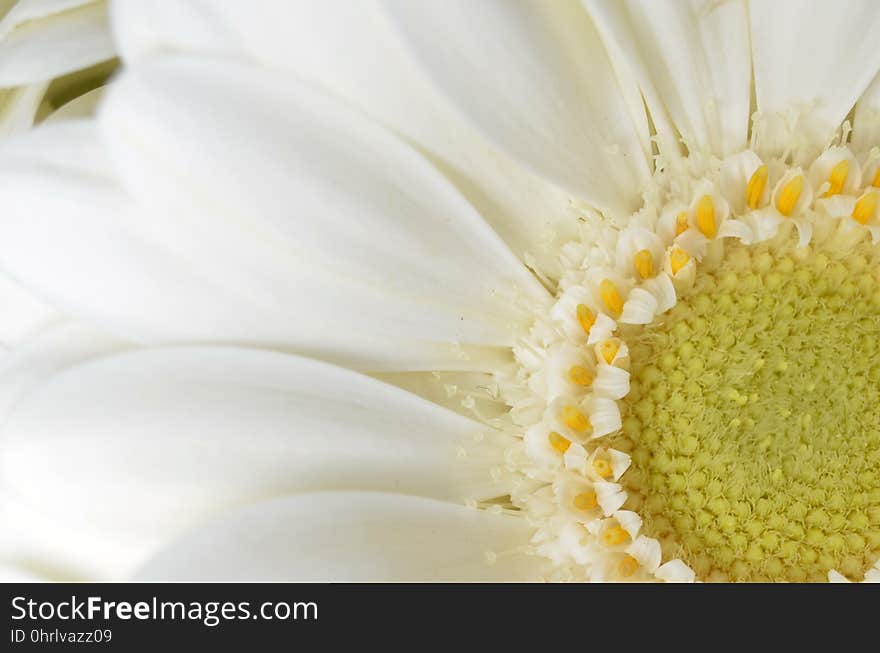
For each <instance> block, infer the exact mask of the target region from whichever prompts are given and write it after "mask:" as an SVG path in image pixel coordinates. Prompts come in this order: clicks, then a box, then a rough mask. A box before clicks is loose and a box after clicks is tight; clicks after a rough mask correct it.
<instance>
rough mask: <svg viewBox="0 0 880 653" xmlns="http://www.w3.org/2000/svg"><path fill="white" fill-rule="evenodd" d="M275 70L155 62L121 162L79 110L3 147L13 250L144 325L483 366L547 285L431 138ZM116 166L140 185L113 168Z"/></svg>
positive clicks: (148, 334)
mask: <svg viewBox="0 0 880 653" xmlns="http://www.w3.org/2000/svg"><path fill="white" fill-rule="evenodd" d="M276 81H277V80H276V78H275V77H274V76H273V75H271V74H269V73H267V72H264V71H262V70H258V69H253V68H250V67H248V66H236V65H234V64H232V63H228V62H219V61H218V62H212V61H193V60H187V59H180V60H174V61H166V62H157V63H156V64H155V65H150V66H141V67H139V68H138V70H137V71H136V72H131V73H129V75H128V76H127V77H124V78H122V79H120V80H119V81H118V82H117V83H116V84H114V87H115V88H114V92H111V93H110V94H109V97H108V98H107V101H106V102H105V103H104V110H103V114H102V119H103V129H104V131H105V132H106V134H107V137H108V140H109V141H110V144H111V149H112V151H113V154H114V155H115V158H116V160H117V162H118V163H117V164H115V165H114V164H111V163H109V162H107V161H105V160H103V159H102V156H103V153H102V152H101V150H100V148H97V147H96V146H95V143H94V142H93V138H94V134H93V133H92V131H91V128H90V127H89V125H88V123H76V122H75V121H68V122H65V123H62V124H58V125H53V126H51V130H56V131H50V129H49V128H48V127H47V129H45V130H37V132H35V133H34V135H29V136H28V138H27V139H24V140H22V143H21V146H20V147H18V149H17V150H16V151H15V156H12V155H10V156H8V157H6V156H4V154H3V153H0V175H2V176H3V177H4V178H5V179H6V180H8V181H9V183H8V184H4V185H3V186H2V188H0V201H2V202H3V205H4V208H5V210H6V217H7V220H6V222H5V223H4V224H3V225H2V228H0V231H5V233H3V236H4V238H3V239H2V240H3V242H2V243H0V259H2V260H3V263H4V264H5V265H6V266H7V267H8V268H9V269H11V270H13V271H14V272H15V273H16V276H17V277H18V278H20V279H21V280H22V281H23V282H26V283H27V284H29V285H30V286H31V287H34V288H37V289H40V290H41V292H42V294H44V295H46V296H49V297H50V298H53V299H54V300H55V301H56V302H61V303H62V304H63V305H64V307H65V308H67V309H68V310H70V311H71V312H73V313H75V314H77V315H80V316H84V317H88V318H89V319H92V320H94V321H97V322H99V323H101V324H103V325H105V326H106V327H107V328H109V329H111V330H113V331H114V332H115V333H118V334H121V335H123V336H125V337H130V338H135V339H137V340H140V341H146V342H167V341H176V342H180V341H187V340H196V341H214V342H217V341H220V342H242V343H248V344H250V343H258V344H265V345H269V346H273V347H283V348H290V349H293V350H297V351H307V352H309V353H311V354H314V355H317V356H319V357H324V358H328V359H331V360H334V361H341V362H344V363H346V364H349V365H355V366H359V367H361V368H364V369H373V370H381V369H425V368H429V369H430V368H433V369H440V368H446V369H467V368H473V367H480V366H483V365H485V364H486V362H485V361H482V360H479V358H478V355H482V352H472V351H471V349H472V347H471V345H490V346H505V345H509V344H510V343H511V342H512V338H513V336H512V334H513V331H514V330H513V329H512V328H511V324H512V323H513V322H515V321H516V320H518V319H521V318H522V317H524V315H523V314H521V313H520V312H519V310H518V308H517V307H516V305H515V302H512V301H511V296H512V295H513V296H514V299H515V297H516V295H518V294H522V293H525V294H530V293H535V294H538V295H540V296H542V297H543V295H544V293H545V291H544V290H543V289H542V288H541V287H540V285H539V284H538V283H537V281H536V280H535V279H534V277H532V276H531V274H530V273H529V272H528V271H527V270H526V269H525V268H524V267H523V266H522V264H521V263H520V262H519V261H518V260H517V259H516V258H515V257H514V256H513V255H512V254H511V253H510V251H509V250H508V249H507V248H506V247H505V245H504V244H503V243H502V242H501V241H500V240H499V239H498V238H497V236H496V235H495V234H494V233H493V232H492V231H491V229H490V228H489V227H488V226H487V225H486V224H485V223H484V222H483V221H482V220H481V218H480V216H479V215H478V214H477V213H476V212H475V211H474V210H473V208H472V207H471V206H470V205H469V204H467V202H466V201H465V200H464V199H463V198H462V197H461V196H460V195H459V194H458V193H457V192H456V190H455V189H454V188H453V187H452V186H451V185H450V184H449V183H448V182H446V181H445V180H444V179H443V178H442V177H441V176H440V175H439V174H438V173H437V172H436V170H434V169H433V168H432V167H431V166H430V165H429V164H427V163H426V162H425V161H424V160H423V159H422V158H421V157H420V156H419V155H418V154H417V153H416V152H414V151H412V150H411V149H410V148H408V147H407V146H405V145H404V144H402V143H401V142H399V141H397V140H395V139H394V138H393V137H392V136H391V135H390V134H388V133H386V132H384V131H383V130H382V129H381V128H379V127H377V126H375V125H373V124H372V123H369V122H368V121H366V120H364V119H362V118H360V117H359V116H358V115H356V114H354V113H353V112H351V111H349V110H348V109H347V108H345V107H344V106H342V105H341V104H337V103H336V102H334V101H333V100H332V99H330V98H327V97H324V96H323V95H321V94H318V93H316V92H315V91H313V90H311V89H309V88H307V87H305V86H303V85H299V84H295V83H293V82H290V83H287V84H285V85H283V86H281V87H279V86H278V85H277V84H276ZM145 107H146V108H145ZM39 132H42V133H41V134H39V135H37V134H38V133H39ZM331 133H332V134H334V137H333V138H332V139H331V138H327V135H328V134H331ZM36 139H40V141H41V142H42V143H43V147H37V146H35V145H34V140H36ZM60 141H64V142H60ZM59 150H60V152H61V153H63V154H59ZM77 151H81V152H82V154H81V155H77V156H74V155H73V153H74V152H77ZM81 158H85V161H80V159H81ZM379 162H381V165H379ZM23 163H24V164H23ZM83 166H87V168H88V169H87V171H82V170H80V168H81V167H83ZM114 168H116V169H118V170H119V171H120V173H121V174H122V175H123V176H124V178H125V179H124V180H125V183H126V185H127V186H128V188H129V190H130V192H131V193H132V194H133V195H134V196H135V197H136V202H132V200H131V199H130V198H129V196H127V194H126V193H125V192H123V191H122V189H120V188H118V187H117V186H116V185H115V184H113V183H112V182H111V181H110V180H109V179H106V180H105V179H102V177H105V176H107V177H109V176H112V175H113V174H114ZM84 172H88V175H85V174H83V173H84ZM48 188H51V189H52V192H51V193H49V192H48V191H47V189H48ZM35 216H36V217H35ZM46 233H53V234H57V236H56V237H55V238H53V239H48V240H47V239H46V238H44V234H46ZM13 241H15V243H16V244H15V245H13V244H12V243H13ZM28 247H30V249H28ZM135 288H136V289H137V290H136V291H134V290H133V289H135Z"/></svg>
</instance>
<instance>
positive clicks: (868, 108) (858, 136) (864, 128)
mask: <svg viewBox="0 0 880 653" xmlns="http://www.w3.org/2000/svg"><path fill="white" fill-rule="evenodd" d="M852 143H853V147H855V148H856V150H860V151H865V150H869V149H871V148H872V147H874V146H875V145H877V143H880V73H877V76H876V77H874V81H872V82H871V84H870V85H869V86H868V88H867V89H865V92H864V93H862V97H860V98H859V101H858V103H857V104H856V114H855V120H854V125H853V136H852ZM872 178H873V177H872Z"/></svg>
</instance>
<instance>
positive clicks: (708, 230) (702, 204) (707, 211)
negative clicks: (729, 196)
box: [697, 195, 718, 238]
mask: <svg viewBox="0 0 880 653" xmlns="http://www.w3.org/2000/svg"><path fill="white" fill-rule="evenodd" d="M697 227H699V228H700V232H701V233H702V234H703V235H704V236H705V237H706V238H714V237H715V234H717V233H718V226H717V225H716V224H715V204H713V203H712V196H711V195H703V196H702V197H701V198H700V200H699V201H698V202H697Z"/></svg>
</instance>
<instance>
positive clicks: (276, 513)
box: [138, 492, 544, 582]
mask: <svg viewBox="0 0 880 653" xmlns="http://www.w3.org/2000/svg"><path fill="white" fill-rule="evenodd" d="M529 531H530V528H529V526H528V524H527V523H526V521H525V520H524V519H517V518H514V517H508V516H504V515H492V514H488V513H486V512H477V511H476V510H471V509H468V508H464V507H461V506H455V505H450V504H445V503H440V502H437V501H431V500H428V499H421V498H416V497H406V496H401V495H390V494H378V493H367V492H359V493H349V492H339V493H336V492H333V493H319V494H305V495H300V496H298V497H290V498H285V499H279V500H276V501H272V502H266V503H260V504H257V505H255V506H253V507H251V508H249V509H246V510H243V511H241V512H238V513H236V514H233V515H230V516H229V517H227V518H226V519H224V520H222V521H218V522H216V523H214V524H212V525H210V526H207V527H205V528H203V529H201V530H199V531H196V532H194V533H192V534H190V535H188V536H187V537H185V538H183V539H181V540H180V541H178V542H176V543H174V544H173V545H171V546H170V547H169V548H168V549H167V550H166V551H164V552H162V553H161V554H159V555H158V556H157V557H156V558H154V559H153V560H152V561H151V562H149V563H148V564H147V565H146V566H145V567H144V568H143V569H142V570H141V571H140V573H139V574H138V579H140V580H151V581H155V580H189V581H197V580H200V581H219V580H222V581H320V582H327V581H536V580H539V579H540V578H541V574H542V572H543V570H544V565H543V564H542V562H541V561H540V560H538V559H536V558H529V557H526V556H524V555H522V554H518V553H515V552H513V551H515V550H516V549H517V548H519V547H521V546H523V545H524V544H525V543H526V541H527V539H528V535H529ZM511 552H513V553H511ZM495 556H497V557H495Z"/></svg>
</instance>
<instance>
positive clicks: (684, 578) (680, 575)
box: [654, 559, 697, 583]
mask: <svg viewBox="0 0 880 653" xmlns="http://www.w3.org/2000/svg"><path fill="white" fill-rule="evenodd" d="M654 575H655V576H656V577H657V578H659V579H660V580H663V581H666V582H667V583H693V582H694V580H695V579H696V577H697V575H696V574H695V573H694V570H693V569H691V568H690V567H688V566H687V565H686V564H685V563H683V562H682V561H681V560H678V559H676V560H670V561H669V562H667V563H665V564H662V565H660V567H659V569H657V571H656V572H654Z"/></svg>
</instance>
